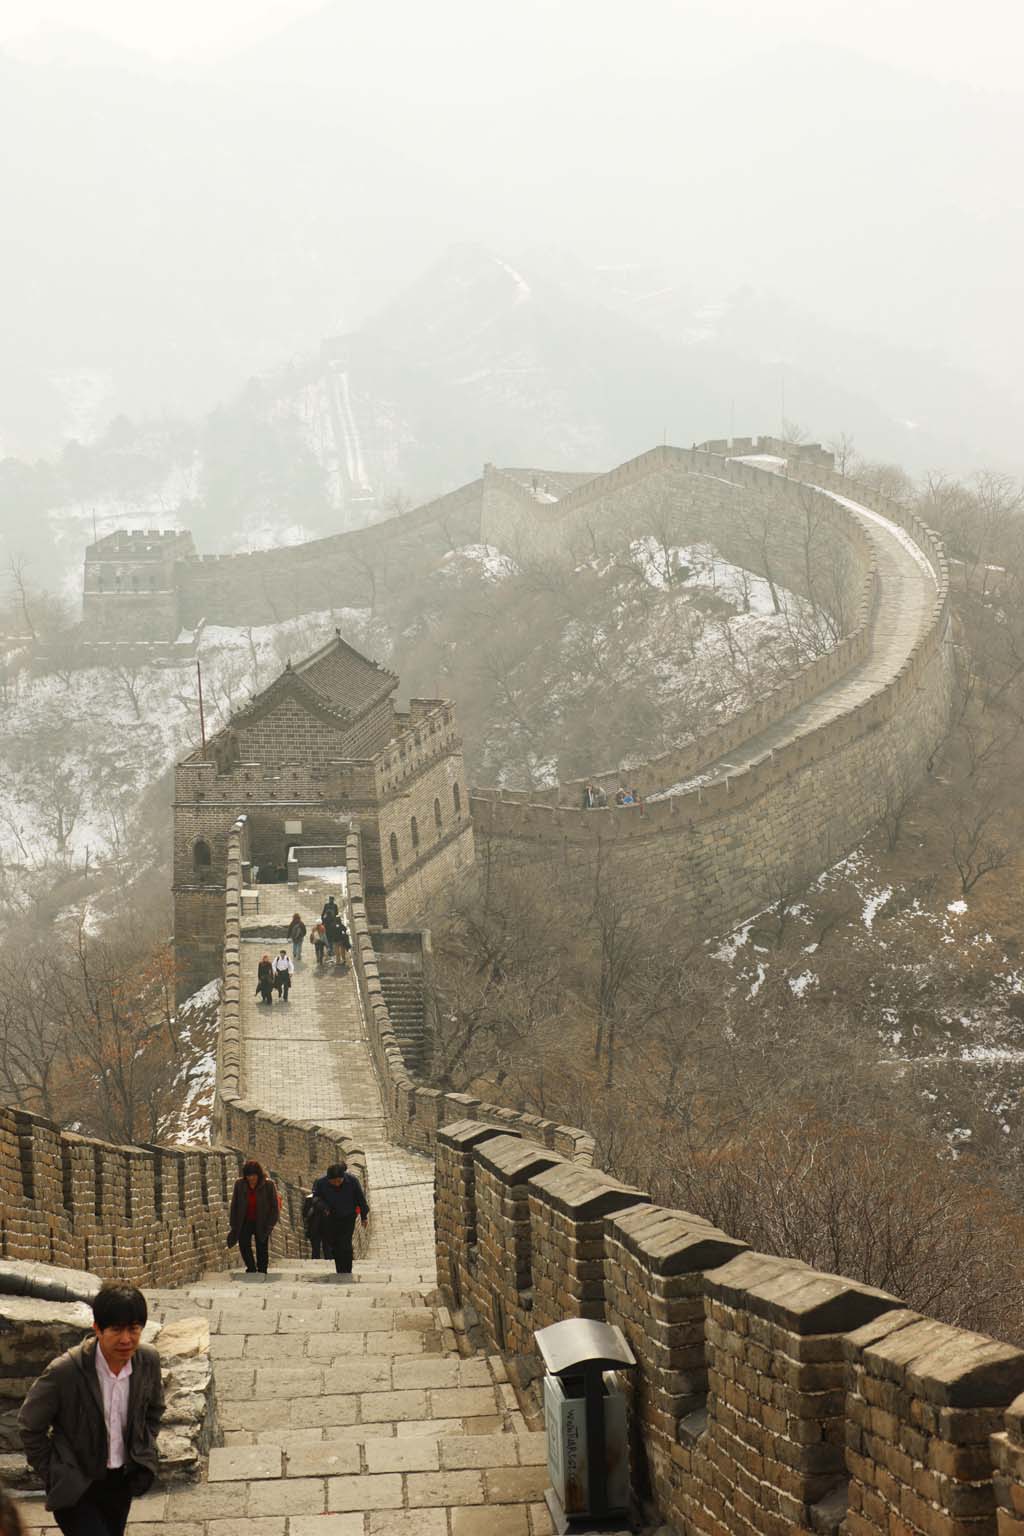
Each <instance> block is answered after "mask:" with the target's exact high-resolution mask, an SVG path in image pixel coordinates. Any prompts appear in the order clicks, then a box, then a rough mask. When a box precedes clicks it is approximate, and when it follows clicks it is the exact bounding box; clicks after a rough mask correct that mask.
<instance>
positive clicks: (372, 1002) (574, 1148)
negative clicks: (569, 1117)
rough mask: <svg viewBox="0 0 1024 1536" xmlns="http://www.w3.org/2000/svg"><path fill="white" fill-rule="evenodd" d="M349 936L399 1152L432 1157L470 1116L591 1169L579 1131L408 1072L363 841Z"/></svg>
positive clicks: (354, 865)
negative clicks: (378, 944) (376, 938)
mask: <svg viewBox="0 0 1024 1536" xmlns="http://www.w3.org/2000/svg"><path fill="white" fill-rule="evenodd" d="M346 863H347V868H348V930H349V933H350V935H351V938H352V959H353V964H354V966H355V973H356V981H357V984H358V987H359V998H360V1003H361V1005H362V1009H363V1013H364V1016H365V1019H366V1027H367V1035H368V1038H369V1042H370V1050H371V1053H372V1055H373V1059H374V1065H375V1068H376V1072H377V1081H378V1083H379V1086H380V1093H381V1101H382V1104H383V1108H384V1115H385V1118H386V1120H387V1124H388V1134H389V1136H390V1138H391V1140H392V1141H395V1142H397V1143H398V1145H399V1146H403V1147H409V1148H410V1149H411V1150H412V1151H415V1152H426V1153H432V1152H433V1150H434V1146H435V1143H436V1140H437V1133H438V1131H439V1130H440V1129H441V1128H442V1127H443V1126H445V1125H447V1124H448V1123H449V1122H451V1121H456V1120H464V1119H465V1118H466V1117H467V1116H469V1115H472V1117H473V1118H474V1119H475V1120H479V1121H486V1122H487V1123H488V1124H489V1125H492V1126H494V1127H496V1128H497V1129H499V1130H504V1131H508V1132H510V1133H512V1134H516V1135H521V1136H525V1137H528V1138H529V1139H530V1140H531V1141H536V1142H538V1143H539V1144H540V1145H541V1146H544V1147H550V1148H552V1149H553V1150H555V1151H556V1152H558V1153H559V1155H560V1156H561V1157H563V1158H566V1159H569V1160H573V1161H578V1162H581V1163H587V1162H589V1161H590V1159H591V1158H592V1157H593V1153H594V1141H593V1137H591V1136H589V1135H587V1133H586V1132H585V1131H581V1130H580V1129H579V1127H578V1126H572V1125H557V1124H556V1123H555V1122H554V1121H553V1120H544V1119H542V1118H541V1117H540V1116H539V1115H528V1114H523V1113H521V1112H520V1111H519V1110H514V1109H507V1108H504V1107H502V1106H501V1105H497V1104H486V1103H482V1102H481V1101H480V1100H479V1099H476V1098H474V1097H473V1096H472V1095H471V1094H465V1093H443V1092H442V1091H441V1090H440V1089H437V1088H428V1087H425V1086H424V1085H423V1084H422V1083H420V1082H418V1081H417V1080H416V1078H415V1077H414V1075H413V1074H412V1073H411V1072H410V1070H409V1068H408V1066H407V1064H406V1061H405V1058H404V1056H403V1054H402V1049H401V1046H400V1045H399V1044H398V1040H397V1038H396V1035H395V1031H394V1028H393V1027H392V1023H391V1018H390V1015H389V1013H388V1006H387V1003H386V1001H385V999H384V991H383V987H382V985H381V978H380V967H379V965H378V962H377V954H376V951H375V949H374V945H373V937H372V935H371V933H370V922H369V919H368V917H367V911H366V898H365V891H364V875H363V864H364V855H363V849H362V839H361V837H360V835H359V833H358V832H352V833H351V834H350V835H349V839H348V848H347V857H346Z"/></svg>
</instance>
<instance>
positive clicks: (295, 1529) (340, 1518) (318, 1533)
mask: <svg viewBox="0 0 1024 1536" xmlns="http://www.w3.org/2000/svg"><path fill="white" fill-rule="evenodd" d="M363 1528H364V1521H363V1517H362V1515H358V1514H357V1515H292V1517H291V1519H290V1520H289V1522H288V1536H363Z"/></svg>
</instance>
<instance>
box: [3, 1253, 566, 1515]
mask: <svg viewBox="0 0 1024 1536" xmlns="http://www.w3.org/2000/svg"><path fill="white" fill-rule="evenodd" d="M148 1294H149V1298H150V1305H151V1311H152V1315H153V1317H154V1318H155V1319H156V1320H157V1321H160V1322H168V1321H171V1320H173V1319H177V1318H184V1317H189V1316H191V1317H195V1316H196V1315H205V1316H208V1317H209V1321H210V1336H211V1354H212V1356H213V1361H214V1384H215V1395H216V1414H217V1435H216V1439H217V1440H219V1441H220V1442H221V1443H219V1444H215V1446H214V1449H213V1450H211V1452H210V1458H209V1467H208V1473H207V1476H206V1477H205V1479H204V1480H203V1481H202V1482H200V1483H198V1484H193V1485H190V1486H185V1487H180V1488H171V1489H163V1490H158V1491H155V1492H154V1493H152V1494H149V1495H148V1496H147V1497H146V1498H145V1499H141V1500H138V1501H136V1504H135V1506H134V1508H133V1511H132V1523H131V1525H130V1527H129V1530H130V1531H131V1532H132V1536H172V1533H173V1536H542V1533H548V1532H550V1531H551V1530H552V1525H551V1521H550V1517H549V1515H548V1512H547V1508H546V1506H545V1505H544V1503H543V1490H544V1488H545V1486H546V1484H547V1472H546V1469H545V1466H544V1460H545V1447H544V1436H543V1435H540V1434H531V1433H529V1431H528V1429H527V1425H526V1422H525V1420H524V1419H523V1416H522V1414H521V1413H520V1411H519V1408H518V1405H517V1401H516V1398H515V1394H514V1392H513V1390H512V1388H511V1386H509V1385H508V1382H507V1380H506V1376H505V1371H504V1368H503V1365H502V1362H501V1360H500V1359H499V1358H497V1357H487V1356H485V1355H484V1354H482V1353H481V1354H474V1355H469V1356H465V1355H462V1354H460V1352H459V1349H458V1344H457V1340H456V1335H455V1333H454V1330H453V1328H452V1319H451V1317H450V1315H449V1313H448V1311H447V1309H446V1308H445V1307H443V1306H439V1305H437V1304H436V1299H435V1298H436V1292H435V1288H434V1277H433V1275H432V1273H431V1272H430V1271H428V1270H424V1269H419V1268H414V1267H409V1268H404V1267H398V1266H392V1267H387V1268H382V1267H380V1266H379V1265H376V1264H374V1263H373V1261H371V1260H362V1261H357V1263H356V1266H355V1274H354V1275H353V1277H352V1281H351V1283H344V1282H342V1281H339V1280H337V1279H336V1278H335V1276H334V1273H333V1266H332V1265H330V1264H328V1263H324V1262H320V1263H316V1262H313V1261H307V1262H305V1263H302V1262H282V1263H281V1264H276V1265H274V1264H272V1268H271V1273H270V1276H269V1278H267V1279H266V1280H264V1279H256V1278H254V1279H251V1280H249V1279H243V1278H242V1277H241V1276H240V1275H239V1274H221V1273H215V1274H211V1275H208V1276H206V1277H204V1279H203V1280H201V1281H199V1282H198V1283H197V1284H195V1285H191V1286H187V1287H183V1288H182V1289H180V1290H155V1291H150V1292H149V1293H148ZM23 1513H24V1515H25V1518H26V1522H27V1525H28V1529H29V1531H31V1532H36V1531H42V1530H45V1531H52V1530H54V1529H55V1527H54V1525H53V1523H52V1521H51V1519H50V1517H49V1516H47V1515H45V1512H44V1511H42V1510H41V1509H40V1507H39V1505H38V1502H34V1503H33V1502H29V1503H27V1504H26V1505H25V1507H24V1510H23Z"/></svg>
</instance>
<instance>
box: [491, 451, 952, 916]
mask: <svg viewBox="0 0 1024 1536" xmlns="http://www.w3.org/2000/svg"><path fill="white" fill-rule="evenodd" d="M791 470H792V473H793V475H794V477H795V478H793V479H786V478H782V477H780V476H779V475H776V474H772V473H770V472H769V471H766V470H763V469H758V468H756V467H755V466H751V465H746V464H739V463H734V462H732V461H731V460H729V459H726V458H723V457H721V456H716V455H714V454H711V453H708V452H705V451H703V450H692V451H690V452H685V451H683V450H679V449H674V448H658V449H654V450H652V451H651V452H650V453H648V454H644V455H642V456H641V457H640V458H639V459H636V460H633V461H631V462H630V463H629V464H625V465H622V466H620V467H619V468H618V469H616V470H613V471H612V473H611V474H610V475H606V476H603V477H601V478H600V479H599V480H597V481H595V482H593V483H592V484H591V485H590V486H582V487H580V488H579V489H578V490H576V491H574V492H571V493H570V494H569V495H568V496H566V497H564V498H563V499H562V501H561V502H559V503H552V504H547V505H545V504H540V503H538V502H536V501H535V499H534V498H533V497H532V496H531V495H530V494H529V492H528V491H527V490H525V488H524V487H522V486H521V485H518V484H516V483H515V482H513V481H511V480H510V479H509V478H508V477H507V476H503V475H501V474H500V472H498V471H494V470H491V469H489V470H488V472H487V475H486V478H485V509H484V517H485V532H486V533H487V536H488V537H489V538H490V539H491V540H493V541H494V542H499V543H500V542H502V541H504V544H505V547H509V545H510V544H511V545H514V544H516V542H517V541H518V543H519V544H520V545H521V546H523V545H525V546H528V547H532V548H533V549H544V548H556V547H557V548H561V549H564V548H566V547H568V546H569V545H570V544H571V541H572V539H573V538H574V537H579V536H581V535H582V532H583V531H584V530H587V529H591V528H594V529H598V530H603V531H604V532H607V531H608V530H609V529H611V528H622V527H629V526H636V523H637V519H639V518H641V517H642V516H645V515H648V514H653V513H655V512H656V511H657V509H658V508H659V507H660V506H662V505H664V504H666V503H667V502H668V501H670V500H672V499H673V498H674V499H675V501H676V502H677V503H679V504H680V505H681V507H682V512H681V514H680V515H681V516H682V517H683V518H684V521H685V525H686V527H687V530H688V531H692V536H693V537H695V538H701V539H706V540H707V542H709V543H712V544H713V545H714V546H715V547H716V548H717V549H719V550H720V551H722V553H723V554H725V555H727V556H728V557H729V558H731V559H734V560H736V561H737V563H740V564H743V565H745V566H746V567H748V568H750V569H755V570H756V569H761V570H765V569H768V568H770V569H771V570H772V572H773V574H774V577H775V579H777V580H778V581H779V582H780V583H781V584H782V585H785V586H790V587H793V588H795V589H796V590H798V591H799V590H801V589H803V590H805V591H806V590H807V589H808V582H809V581H810V582H813V581H814V580H816V579H817V577H816V576H815V574H814V573H815V571H816V570H817V569H818V561H817V559H815V560H814V561H812V562H811V563H810V564H808V563H807V560H806V555H807V545H806V543H805V536H806V532H807V529H808V527H809V526H811V524H813V528H814V530H815V536H816V537H820V539H821V540H823V542H822V543H821V545H820V550H821V553H822V554H823V555H824V557H825V559H824V565H825V567H826V568H827V566H828V564H829V560H830V558H833V556H835V551H837V550H840V549H841V548H842V546H843V543H844V540H846V538H847V535H849V541H848V545H847V548H848V553H849V559H848V560H846V561H845V563H844V561H842V560H839V561H838V563H839V566H840V567H841V569H842V570H843V571H844V572H845V578H844V579H845V586H842V585H841V586H840V588H839V589H838V590H835V591H833V592H832V593H831V594H829V596H830V598H831V599H835V598H838V601H839V608H838V610H837V611H840V612H842V613H843V615H844V622H845V624H846V626H847V632H846V634H845V636H844V638H843V640H842V641H841V642H840V644H839V646H838V647H837V648H836V650H834V651H833V652H832V653H830V654H829V655H828V656H825V657H822V658H821V659H820V660H818V661H816V662H814V663H813V664H811V665H810V666H809V667H805V668H804V669H802V671H801V672H800V673H798V674H797V675H796V677H794V678H793V679H792V680H790V681H789V682H788V683H787V684H785V685H784V686H783V687H781V688H779V689H776V690H773V691H772V693H770V694H769V695H767V696H766V698H765V699H764V700H762V701H759V703H758V704H757V705H756V706H754V708H752V709H750V710H748V711H746V712H744V713H743V714H742V715H740V716H738V717H737V718H736V719H735V720H733V721H731V722H729V724H728V725H726V726H724V727H722V728H721V729H720V730H719V731H716V732H712V733H711V734H710V735H709V736H707V737H705V738H703V739H702V740H701V741H699V742H696V743H693V744H691V745H689V746H687V747H685V748H683V749H681V750H679V751H674V752H669V753H666V754H664V755H663V756H661V757H659V758H658V759H656V760H654V761H652V762H650V763H647V764H643V765H641V766H639V767H637V768H630V769H629V770H628V777H629V779H630V782H631V783H634V784H636V785H637V786H638V787H639V788H640V790H641V793H642V794H643V795H647V794H650V793H653V792H654V791H656V790H659V789H665V788H668V787H669V786H671V785H673V784H676V783H685V782H686V781H687V780H688V779H694V780H695V782H694V784H693V787H692V788H691V789H689V790H684V791H682V792H680V793H678V794H675V795H672V796H671V797H669V798H667V799H664V800H658V801H655V802H652V803H647V804H645V805H644V806H643V809H642V811H641V810H640V809H635V810H634V809H629V810H621V809H615V808H609V809H608V810H595V811H584V810H583V809H582V808H581V806H582V793H581V790H582V786H581V785H580V784H570V785H564V786H559V787H558V788H553V789H551V790H549V791H545V792H542V793H540V794H511V793H509V792H507V791H488V790H477V791H475V792H474V797H473V803H472V810H473V817H474V823H475V827H476V836H477V843H478V849H482V850H483V852H484V854H485V856H486V857H487V858H488V860H489V861H490V862H491V863H492V865H494V866H497V867H500V866H501V865H506V866H510V867H512V868H517V867H524V868H525V869H526V870H528V871H529V872H530V874H531V875H532V876H534V877H537V878H540V877H542V876H541V872H542V871H543V877H544V878H548V879H557V880H558V881H559V882H560V883H562V884H563V885H564V886H565V888H566V891H567V894H568V895H569V896H570V898H573V897H575V896H576V895H579V896H580V897H581V898H582V897H583V896H586V897H587V899H590V898H591V897H592V894H593V888H594V881H595V878H596V874H597V871H598V870H600V871H601V872H602V877H603V878H607V880H608V881H609V882H611V883H612V884H613V885H614V886H616V887H617V888H619V889H622V890H628V891H629V892H630V899H631V901H633V902H634V904H635V905H636V907H637V910H638V911H639V912H640V913H641V915H643V916H645V917H647V918H649V919H651V920H652V921H657V920H658V918H659V915H662V914H664V912H665V911H671V912H672V914H673V918H674V920H676V921H679V920H680V919H681V920H683V921H684V922H685V921H687V920H694V921H697V922H699V923H700V924H702V925H703V926H706V927H708V928H711V929H714V928H715V927H723V926H727V925H729V924H731V923H733V922H735V921H737V920H739V919H740V918H741V917H743V916H745V915H747V914H748V913H750V912H751V911H756V910H758V909H759V908H760V907H762V906H764V904H765V902H766V900H767V898H768V895H769V893H770V891H771V890H772V889H773V888H774V887H775V886H777V884H778V883H779V882H780V881H783V882H786V883H791V882H798V881H800V880H802V879H805V878H808V877H810V876H811V875H812V874H815V873H817V872H818V871H819V870H820V869H822V868H825V867H827V866H828V865H829V864H830V863H832V862H834V860H835V859H837V858H838V857H840V856H841V854H842V853H844V852H845V851H847V850H848V849H849V848H850V847H851V846H852V845H853V844H854V843H855V842H856V841H857V840H858V839H859V838H860V837H862V836H863V835H864V834H865V832H867V831H868V830H869V829H870V827H871V826H872V825H874V824H875V823H876V822H877V821H878V820H879V818H880V817H881V816H882V815H883V814H884V811H885V808H886V804H887V802H888V800H889V799H890V798H891V797H892V796H893V795H894V794H901V793H905V791H906V787H907V785H908V783H909V784H912V783H913V782H914V781H915V780H916V779H917V778H918V777H920V775H921V774H922V773H923V772H924V769H925V765H926V763H927V762H928V761H929V759H930V757H931V755H932V754H933V752H934V750H935V748H936V746H937V744H938V742H939V741H940V740H941V739H942V737H943V735H944V734H945V732H946V730H947V728H948V722H949V717H950V711H951V706H952V693H953V686H954V683H953V668H952V656H951V648H950V645H949V643H948V641H949V635H948V631H949V582H948V569H947V565H946V561H945V556H944V553H943V550H942V546H941V542H940V541H939V540H938V538H937V536H935V535H934V534H932V533H931V532H930V530H928V529H926V528H925V527H924V526H923V525H922V524H921V523H920V522H919V521H918V520H917V519H916V518H914V517H913V516H912V515H910V514H908V513H907V512H906V511H905V509H903V508H900V507H898V506H896V505H895V504H894V503H891V502H888V501H887V500H886V499H885V498H883V497H881V496H879V495H878V494H877V493H875V492H873V491H866V490H864V489H863V488H861V487H858V486H856V485H853V484H852V483H850V482H848V481H846V480H844V479H843V477H841V476H839V475H836V474H835V473H834V471H832V470H830V469H829V468H828V466H827V464H825V463H824V462H818V461H812V462H811V463H810V464H808V465H806V466H804V465H800V464H797V465H795V466H791ZM819 486H820V487H824V488H825V489H826V490H830V491H835V492H836V494H843V495H847V496H849V495H850V494H851V493H854V494H855V495H856V497H857V499H858V501H859V502H861V503H862V504H863V505H865V506H866V507H867V508H868V509H869V511H872V512H877V513H878V514H879V515H883V516H885V517H886V518H887V519H889V520H890V521H892V522H894V523H896V524H897V526H898V527H899V528H900V529H901V530H902V532H904V533H905V534H907V535H908V536H909V539H910V540H912V541H913V544H914V547H915V548H916V550H917V551H919V552H920V557H921V559H922V560H926V561H927V562H928V564H929V567H930V570H931V572H932V573H933V576H934V580H935V597H934V600H933V601H932V603H931V605H930V608H929V609H928V611H927V613H926V616H925V620H924V622H923V623H922V625H921V627H920V629H919V631H918V633H917V634H916V636H914V637H912V638H909V639H908V643H907V647H906V651H905V654H904V655H903V658H902V660H901V661H900V662H899V664H898V665H897V664H894V666H893V670H892V675H891V676H888V677H882V678H879V679H878V680H877V685H876V686H874V687H873V690H872V693H871V695H870V696H869V697H866V698H864V699H863V700H858V701H856V702H851V703H849V704H848V705H846V706H845V707H843V706H841V705H840V706H839V708H838V712H837V713H836V714H835V715H834V717H833V718H830V719H829V720H828V721H827V722H825V723H824V724H822V725H819V726H813V725H812V726H809V727H808V726H804V725H803V724H802V723H801V717H800V716H799V715H798V714H797V715H795V716H794V712H795V711H798V710H799V709H800V708H801V707H802V706H805V705H807V704H809V703H810V702H811V701H812V700H814V699H815V698H816V697H817V696H818V695H819V694H820V692H821V691H822V689H823V688H825V687H828V686H830V685H835V684H837V683H841V682H842V679H843V677H844V676H845V674H846V673H847V672H848V671H849V670H850V668H852V667H853V666H855V665H857V664H858V663H859V662H861V661H863V660H864V659H865V657H866V656H867V655H868V651H869V648H870V645H871V639H872V626H874V625H878V624H879V623H880V622H882V620H883V619H884V620H885V621H886V622H889V621H891V619H892V615H891V614H888V613H886V614H884V615H883V614H881V613H880V611H879V604H878V601H877V572H876V569H875V567H874V565H873V562H872V559H871V557H870V556H869V554H868V552H867V549H866V546H865V544H864V542H863V541H864V540H865V539H866V537H867V535H866V534H865V532H864V530H863V528H861V529H859V530H854V529H853V524H854V521H855V520H854V518H853V515H852V513H850V512H849V510H848V509H846V508H844V507H843V506H842V505H841V504H840V503H839V502H836V501H834V500H832V499H831V497H829V496H826V495H824V493H823V491H821V490H819V489H817V487H819ZM809 520H810V522H809ZM844 525H849V526H847V527H846V531H845V532H844V531H843V529H844ZM765 541H767V542H765ZM836 541H838V542H836ZM830 550H832V552H833V554H832V556H830V554H829V551H830ZM835 559H838V556H835ZM858 593H859V599H858ZM822 602H823V606H826V607H828V606H829V603H828V602H826V601H825V600H824V598H822ZM791 718H793V719H794V724H793V728H792V731H791V732H790V734H789V735H788V736H786V737H785V738H784V739H783V740H782V741H781V742H779V741H778V740H777V739H776V740H775V741H774V742H773V745H772V747H771V749H770V750H769V749H768V748H767V747H766V749H765V750H764V751H763V752H762V753H760V754H759V755H757V756H754V757H753V759H752V760H751V761H749V762H748V763H747V764H746V765H745V766H744V767H743V768H742V769H741V770H738V771H735V772H731V773H730V774H728V776H727V777H724V778H719V779H718V780H717V781H715V782H712V783H710V784H706V785H704V784H701V783H700V781H699V780H700V772H701V769H702V768H703V767H705V766H707V765H708V764H710V763H711V762H713V761H716V760H720V759H721V758H722V757H723V756H727V754H728V753H729V752H730V751H734V750H736V749H737V748H738V747H740V746H742V745H744V744H748V743H750V742H752V741H754V740H756V738H757V736H758V735H759V734H760V733H761V732H762V731H764V730H765V728H766V727H767V726H769V725H775V726H777V725H778V724H779V722H781V721H788V720H789V719H791ZM592 777H593V778H595V779H596V780H597V781H598V782H603V783H604V785H605V787H606V788H612V787H614V785H615V784H616V783H617V782H619V781H620V778H621V771H620V770H619V769H618V768H617V767H615V768H611V769H610V770H608V771H607V772H604V773H601V772H597V773H595V774H594V775H593V776H592Z"/></svg>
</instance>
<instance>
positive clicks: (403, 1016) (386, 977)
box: [380, 970, 429, 1076]
mask: <svg viewBox="0 0 1024 1536" xmlns="http://www.w3.org/2000/svg"><path fill="white" fill-rule="evenodd" d="M380 984H381V990H382V991H383V993H384V1001H385V1002H386V1003H387V1005H388V1013H389V1014H390V1016H391V1023H392V1026H393V1028H394V1031H395V1038H396V1039H397V1041H398V1044H399V1045H400V1046H401V1048H402V1055H403V1056H404V1058H405V1064H406V1067H407V1068H408V1069H409V1071H410V1072H412V1073H414V1074H415V1075H416V1076H422V1075H423V1072H424V1068H425V1066H426V1058H427V1054H428V1049H429V1042H428V1040H427V1025H426V1017H425V1012H424V1000H423V977H422V975H420V973H419V972H418V971H412V970H394V971H384V970H382V971H381V976H380Z"/></svg>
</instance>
